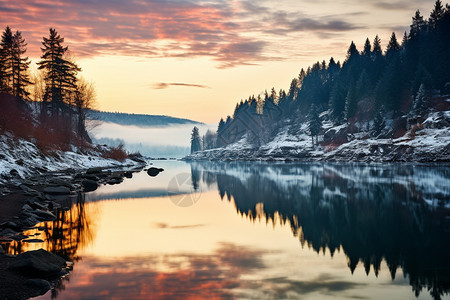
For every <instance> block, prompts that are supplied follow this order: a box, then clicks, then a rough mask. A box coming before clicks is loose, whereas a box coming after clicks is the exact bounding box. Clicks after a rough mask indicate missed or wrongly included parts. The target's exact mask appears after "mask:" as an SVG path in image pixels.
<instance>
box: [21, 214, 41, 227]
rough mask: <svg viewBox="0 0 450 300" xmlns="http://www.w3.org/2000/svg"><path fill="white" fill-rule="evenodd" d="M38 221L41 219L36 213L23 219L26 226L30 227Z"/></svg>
mask: <svg viewBox="0 0 450 300" xmlns="http://www.w3.org/2000/svg"><path fill="white" fill-rule="evenodd" d="M37 223H39V220H38V219H37V218H36V216H35V215H31V216H29V217H28V218H26V219H25V220H23V224H24V225H25V226H29V227H31V226H34V225H36V224H37Z"/></svg>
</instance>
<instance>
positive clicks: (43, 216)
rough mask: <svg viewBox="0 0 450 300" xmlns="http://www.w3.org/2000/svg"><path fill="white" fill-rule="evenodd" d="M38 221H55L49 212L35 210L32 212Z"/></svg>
mask: <svg viewBox="0 0 450 300" xmlns="http://www.w3.org/2000/svg"><path fill="white" fill-rule="evenodd" d="M33 213H34V214H35V215H36V217H37V219H38V220H41V221H53V220H56V216H55V215H54V214H52V213H51V212H49V211H45V210H41V209H36V210H35V211H34V212H33Z"/></svg>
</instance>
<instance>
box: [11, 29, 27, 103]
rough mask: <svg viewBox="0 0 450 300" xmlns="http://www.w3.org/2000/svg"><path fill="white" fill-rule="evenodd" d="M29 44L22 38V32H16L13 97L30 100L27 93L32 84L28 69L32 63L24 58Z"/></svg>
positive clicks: (14, 39)
mask: <svg viewBox="0 0 450 300" xmlns="http://www.w3.org/2000/svg"><path fill="white" fill-rule="evenodd" d="M26 46H27V44H26V43H25V39H24V38H23V37H22V33H21V32H20V31H16V33H15V34H14V36H13V87H12V90H13V95H14V96H16V97H18V98H21V99H28V98H29V95H30V93H29V92H28V91H27V86H28V85H30V84H31V81H30V75H29V74H28V68H29V66H30V63H31V61H30V60H29V59H28V57H23V55H24V54H25V52H26V51H27V49H26Z"/></svg>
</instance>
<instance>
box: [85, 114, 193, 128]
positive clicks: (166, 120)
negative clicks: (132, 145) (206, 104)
mask: <svg viewBox="0 0 450 300" xmlns="http://www.w3.org/2000/svg"><path fill="white" fill-rule="evenodd" d="M89 118H92V119H94V120H99V121H104V122H111V123H116V124H120V125H134V126H141V127H156V126H168V125H184V124H199V122H196V121H192V120H189V119H181V118H174V117H169V116H160V115H143V114H128V113H119V112H105V111H97V110H90V111H89Z"/></svg>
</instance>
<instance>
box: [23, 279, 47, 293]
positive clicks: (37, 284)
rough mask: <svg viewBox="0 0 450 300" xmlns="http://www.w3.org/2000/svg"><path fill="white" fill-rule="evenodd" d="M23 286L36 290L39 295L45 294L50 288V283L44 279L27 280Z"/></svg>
mask: <svg viewBox="0 0 450 300" xmlns="http://www.w3.org/2000/svg"><path fill="white" fill-rule="evenodd" d="M25 284H26V285H28V286H29V287H32V288H36V289H38V290H39V293H40V294H41V295H44V294H45V293H47V291H48V290H50V288H51V286H50V283H49V282H48V281H47V280H44V279H28V280H27V281H25Z"/></svg>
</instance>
